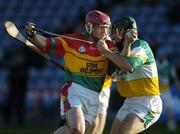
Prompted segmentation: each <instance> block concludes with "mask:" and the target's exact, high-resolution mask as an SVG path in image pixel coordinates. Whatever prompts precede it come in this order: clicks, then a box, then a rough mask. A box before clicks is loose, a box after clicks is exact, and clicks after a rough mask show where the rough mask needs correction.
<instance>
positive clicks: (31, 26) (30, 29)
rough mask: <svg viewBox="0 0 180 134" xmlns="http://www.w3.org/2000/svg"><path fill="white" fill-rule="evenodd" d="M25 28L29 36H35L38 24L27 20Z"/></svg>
mask: <svg viewBox="0 0 180 134" xmlns="http://www.w3.org/2000/svg"><path fill="white" fill-rule="evenodd" d="M23 28H24V29H25V30H26V34H27V36H28V37H30V38H33V37H35V36H36V33H37V32H36V24H34V23H32V22H26V23H25V25H24V26H23Z"/></svg>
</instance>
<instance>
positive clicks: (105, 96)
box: [98, 87, 110, 114]
mask: <svg viewBox="0 0 180 134" xmlns="http://www.w3.org/2000/svg"><path fill="white" fill-rule="evenodd" d="M109 98H110V88H109V87H108V88H106V89H103V90H102V91H101V92H100V94H99V108H98V113H103V114H107V109H108V106H109Z"/></svg>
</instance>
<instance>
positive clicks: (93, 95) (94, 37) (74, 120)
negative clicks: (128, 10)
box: [25, 10, 116, 134]
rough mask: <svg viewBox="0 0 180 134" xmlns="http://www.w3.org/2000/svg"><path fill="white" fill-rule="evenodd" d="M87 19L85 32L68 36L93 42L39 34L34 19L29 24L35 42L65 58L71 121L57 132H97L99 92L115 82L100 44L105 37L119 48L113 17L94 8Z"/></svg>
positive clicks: (65, 92) (66, 98)
mask: <svg viewBox="0 0 180 134" xmlns="http://www.w3.org/2000/svg"><path fill="white" fill-rule="evenodd" d="M85 21H86V24H85V28H86V30H85V32H84V33H75V34H64V36H68V37H71V38H76V39H80V40H86V41H90V42H93V43H92V44H91V43H87V42H82V41H77V40H72V39H67V38H64V37H55V38H47V37H45V36H42V35H40V34H37V32H36V30H35V25H33V24H32V23H27V24H26V25H25V29H26V30H27V35H28V36H29V40H30V41H31V42H32V43H33V44H35V45H36V46H37V47H38V48H40V49H41V50H42V51H44V52H46V53H49V52H54V54H56V55H58V56H60V57H63V58H64V61H65V65H64V67H65V81H66V84H65V85H64V86H63V87H62V89H61V102H63V103H62V104H63V109H64V113H65V119H66V121H67V123H66V124H65V125H64V126H63V127H60V128H59V129H57V130H56V131H55V132H54V134H61V133H63V134H65V133H73V134H84V133H95V132H92V131H94V130H90V128H92V126H93V123H94V121H95V119H96V117H97V115H98V112H99V110H98V108H99V93H100V92H101V90H102V89H103V90H106V89H108V88H110V85H111V78H110V77H108V76H107V75H106V73H107V66H108V59H107V58H106V57H105V56H104V55H102V54H101V52H100V51H99V50H98V49H97V46H96V43H97V42H98V41H99V40H105V42H106V44H107V48H108V49H110V50H112V51H113V50H115V49H116V47H115V46H114V45H113V44H112V43H111V41H110V40H108V38H107V37H108V35H109V31H110V26H111V21H110V17H109V16H108V15H107V14H105V13H103V12H101V11H98V10H93V11H90V12H89V13H88V14H87V15H86V19H85Z"/></svg>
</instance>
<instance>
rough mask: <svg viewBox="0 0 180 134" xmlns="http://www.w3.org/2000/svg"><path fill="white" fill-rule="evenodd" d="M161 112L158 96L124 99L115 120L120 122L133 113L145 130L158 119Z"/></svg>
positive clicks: (160, 102)
mask: <svg viewBox="0 0 180 134" xmlns="http://www.w3.org/2000/svg"><path fill="white" fill-rule="evenodd" d="M161 112H162V101H161V98H160V96H143V97H130V98H126V99H125V101H124V104H123V106H122V107H121V108H120V110H119V111H118V113H117V115H116V118H118V119H119V120H120V121H122V120H123V119H124V118H125V117H126V116H127V115H128V114H129V113H134V114H136V115H137V116H138V117H139V118H140V119H141V120H142V121H143V122H144V127H145V129H147V128H148V127H149V126H151V125H152V124H153V123H155V122H156V121H157V120H158V119H159V117H160V115H161Z"/></svg>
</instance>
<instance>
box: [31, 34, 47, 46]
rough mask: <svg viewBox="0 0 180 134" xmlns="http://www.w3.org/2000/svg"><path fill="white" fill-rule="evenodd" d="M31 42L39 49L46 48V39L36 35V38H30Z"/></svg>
mask: <svg viewBox="0 0 180 134" xmlns="http://www.w3.org/2000/svg"><path fill="white" fill-rule="evenodd" d="M30 41H31V42H32V43H33V44H34V45H36V46H37V47H38V48H44V47H46V37H44V36H42V35H39V34H36V36H35V37H33V38H30Z"/></svg>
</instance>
